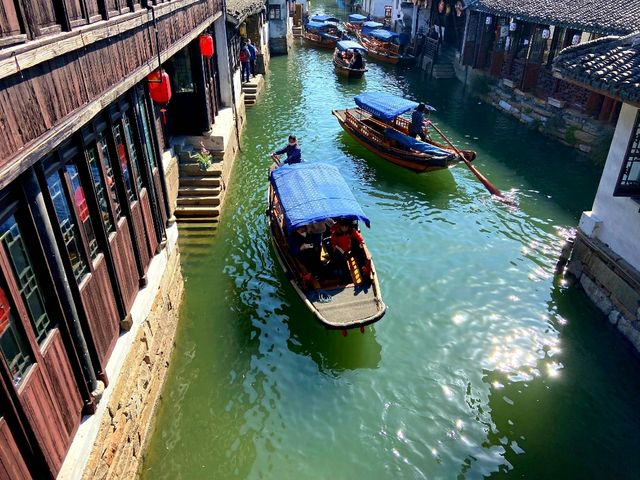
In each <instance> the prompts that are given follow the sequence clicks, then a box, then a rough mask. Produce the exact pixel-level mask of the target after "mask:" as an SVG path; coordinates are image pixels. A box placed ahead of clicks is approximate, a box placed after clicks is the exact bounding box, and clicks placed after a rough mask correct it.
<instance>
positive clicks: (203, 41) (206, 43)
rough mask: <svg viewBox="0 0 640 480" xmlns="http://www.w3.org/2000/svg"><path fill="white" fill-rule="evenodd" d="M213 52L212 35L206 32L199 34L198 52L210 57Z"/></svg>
mask: <svg viewBox="0 0 640 480" xmlns="http://www.w3.org/2000/svg"><path fill="white" fill-rule="evenodd" d="M214 52H215V47H214V44H213V37H212V36H211V35H209V34H208V33H203V34H202V35H200V53H201V54H202V56H203V57H204V58H211V57H213V54H214Z"/></svg>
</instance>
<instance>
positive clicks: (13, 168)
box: [0, 15, 219, 190]
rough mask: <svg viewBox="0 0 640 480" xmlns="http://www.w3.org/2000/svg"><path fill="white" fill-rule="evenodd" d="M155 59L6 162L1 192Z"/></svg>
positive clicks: (172, 50)
mask: <svg viewBox="0 0 640 480" xmlns="http://www.w3.org/2000/svg"><path fill="white" fill-rule="evenodd" d="M217 18H219V15H218V16H215V17H210V18H208V19H207V20H206V21H205V22H203V23H201V24H200V25H198V26H197V27H196V28H194V29H193V30H191V32H189V34H187V35H185V36H183V37H182V38H181V39H180V40H178V41H177V42H175V43H173V44H172V45H171V46H170V47H169V48H168V49H167V50H164V51H163V52H162V53H161V54H160V56H161V58H162V62H163V63H164V62H166V61H167V60H168V59H169V58H171V57H172V56H173V55H175V54H176V53H177V52H178V51H179V50H181V49H183V48H184V47H185V46H187V45H188V44H189V43H191V42H192V41H193V40H194V39H195V38H196V37H197V36H198V35H200V34H201V33H202V32H203V31H204V30H205V29H207V28H208V27H209V26H210V25H211V24H212V23H213V21H214V19H217ZM154 60H155V57H154V58H151V59H149V61H148V62H147V63H146V64H145V65H143V66H142V67H139V68H138V69H136V70H135V71H133V72H131V74H130V75H129V76H128V77H127V78H125V79H124V80H123V81H122V82H120V83H117V84H116V85H114V86H113V87H112V88H110V89H108V90H107V91H105V92H103V93H102V94H101V95H100V97H99V98H97V99H96V100H93V101H92V102H89V103H88V104H87V105H85V106H84V107H82V108H79V109H77V110H76V111H75V113H73V114H70V115H68V116H67V117H66V118H65V119H64V120H63V121H62V122H60V123H59V124H58V125H55V126H54V127H53V128H51V129H50V130H48V131H47V133H45V134H43V135H40V136H39V137H38V138H37V139H36V140H34V141H33V142H31V143H29V144H27V145H26V146H25V147H24V148H23V149H22V150H20V151H19V152H17V153H16V154H15V155H13V156H12V157H9V158H7V159H5V161H4V163H5V165H6V167H4V168H3V169H2V171H1V172H0V190H2V189H3V188H5V187H6V186H7V185H9V184H10V183H11V182H12V181H13V180H15V179H16V178H17V177H18V176H19V175H20V174H22V173H23V172H24V171H26V170H27V169H28V168H30V167H31V166H32V165H34V164H35V163H36V162H38V161H39V160H40V159H41V158H42V157H44V156H45V155H46V154H48V153H49V152H51V151H52V150H53V149H54V148H56V147H57V146H58V145H60V144H61V143H62V142H63V141H64V140H66V139H67V138H69V136H70V135H72V134H73V133H74V132H76V131H77V130H79V129H80V128H81V127H82V126H83V125H84V124H86V123H87V122H88V121H89V120H91V119H92V118H93V117H95V116H96V115H97V114H98V113H100V111H102V110H103V109H104V108H106V107H107V106H109V104H111V103H112V102H113V101H114V100H116V99H117V98H118V97H119V96H120V95H122V94H124V93H125V92H127V91H128V90H129V89H131V88H132V87H133V86H134V85H135V84H136V83H138V82H140V81H141V80H143V79H144V78H145V77H146V76H147V75H149V74H150V73H151V72H152V71H153V70H155V69H156V68H157V64H156V62H154Z"/></svg>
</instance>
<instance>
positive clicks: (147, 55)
mask: <svg viewBox="0 0 640 480" xmlns="http://www.w3.org/2000/svg"><path fill="white" fill-rule="evenodd" d="M216 8H219V3H218V2H215V1H203V2H198V3H190V4H189V5H188V6H185V7H184V8H182V9H178V10H175V11H173V12H172V13H171V14H169V15H165V16H164V17H160V18H159V19H158V29H159V38H160V50H161V51H164V50H167V49H168V48H169V47H170V46H171V45H172V44H174V43H175V42H176V41H178V40H180V39H181V38H182V37H183V36H185V35H187V34H188V33H189V32H190V31H192V30H193V29H195V28H196V27H197V26H199V25H200V24H202V23H204V22H206V21H207V19H208V18H211V17H212V14H213V13H215V11H214V10H215V9H216ZM143 15H144V17H142V18H144V19H145V22H143V23H142V24H141V25H138V26H136V27H134V28H131V29H130V30H127V31H125V32H123V33H121V34H119V35H118V36H116V37H108V38H106V39H103V40H99V41H96V42H94V43H92V44H90V45H88V46H86V47H82V48H79V49H76V50H73V51H70V52H68V53H65V54H64V55H61V56H58V57H55V58H53V59H51V60H48V61H44V62H42V63H39V64H37V65H35V66H34V67H32V68H29V69H27V70H22V71H20V72H19V73H16V74H14V75H11V76H9V77H6V78H3V79H1V80H0V177H1V176H2V171H3V170H4V169H5V168H7V167H8V166H9V165H11V160H12V157H13V156H15V155H16V154H17V153H18V152H20V150H21V149H23V148H24V147H26V146H28V145H29V144H30V143H32V142H35V141H36V139H37V138H38V137H39V136H40V135H42V134H44V133H45V132H47V130H49V129H51V128H52V127H54V126H56V125H58V124H60V123H62V122H63V120H64V119H65V118H67V117H69V116H71V115H72V114H73V113H74V112H75V111H76V110H78V109H79V108H81V107H82V106H84V105H86V104H88V103H89V102H91V101H93V100H95V99H98V98H100V97H101V96H102V95H103V94H105V92H107V91H108V90H109V89H111V88H113V87H114V86H116V85H117V84H118V83H120V82H122V81H123V80H124V79H126V78H127V77H128V76H129V75H130V73H131V72H133V71H134V70H136V69H137V68H139V67H142V66H144V65H145V64H154V62H156V61H157V60H156V58H157V51H156V46H155V36H154V34H153V26H152V24H151V23H149V22H146V19H147V16H148V15H147V13H146V12H145V13H144V14H143ZM53 46H54V48H55V44H53ZM105 106H106V105H105ZM77 127H78V128H79V127H81V125H78V126H77Z"/></svg>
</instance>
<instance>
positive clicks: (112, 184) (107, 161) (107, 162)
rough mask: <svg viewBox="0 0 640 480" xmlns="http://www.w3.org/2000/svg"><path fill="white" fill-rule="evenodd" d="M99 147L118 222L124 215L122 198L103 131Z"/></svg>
mask: <svg viewBox="0 0 640 480" xmlns="http://www.w3.org/2000/svg"><path fill="white" fill-rule="evenodd" d="M98 147H99V148H100V150H101V151H102V161H103V162H104V169H105V173H106V174H107V177H106V181H107V187H109V192H110V194H111V202H112V203H113V208H114V211H115V215H116V222H117V221H118V220H120V217H122V209H121V207H120V198H119V197H118V188H117V186H116V181H115V178H113V167H112V166H111V157H110V156H109V149H108V148H107V140H106V139H105V138H104V135H103V133H102V132H100V133H99V134H98Z"/></svg>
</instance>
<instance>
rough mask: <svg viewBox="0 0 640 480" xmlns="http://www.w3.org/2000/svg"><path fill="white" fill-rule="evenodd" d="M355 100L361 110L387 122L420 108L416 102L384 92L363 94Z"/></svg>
mask: <svg viewBox="0 0 640 480" xmlns="http://www.w3.org/2000/svg"><path fill="white" fill-rule="evenodd" d="M354 100H355V102H356V105H358V106H359V107H360V108H362V109H363V110H366V111H367V112H369V113H370V114H372V115H373V116H374V117H377V118H379V119H381V120H385V121H387V122H389V121H391V120H393V119H394V118H396V117H397V116H398V115H402V114H403V113H405V112H408V111H409V110H411V109H412V108H416V107H417V106H418V104H417V103H416V102H412V101H411V100H407V99H406V98H402V97H397V96H395V95H391V94H390V93H384V92H367V93H361V94H360V95H358V96H356V97H355V99H354Z"/></svg>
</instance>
